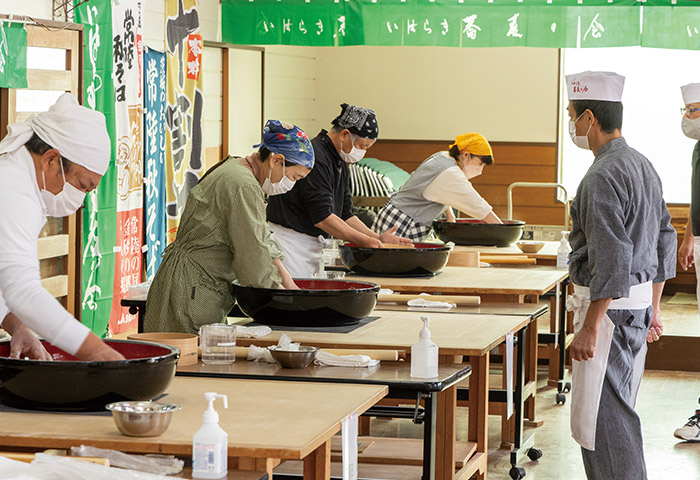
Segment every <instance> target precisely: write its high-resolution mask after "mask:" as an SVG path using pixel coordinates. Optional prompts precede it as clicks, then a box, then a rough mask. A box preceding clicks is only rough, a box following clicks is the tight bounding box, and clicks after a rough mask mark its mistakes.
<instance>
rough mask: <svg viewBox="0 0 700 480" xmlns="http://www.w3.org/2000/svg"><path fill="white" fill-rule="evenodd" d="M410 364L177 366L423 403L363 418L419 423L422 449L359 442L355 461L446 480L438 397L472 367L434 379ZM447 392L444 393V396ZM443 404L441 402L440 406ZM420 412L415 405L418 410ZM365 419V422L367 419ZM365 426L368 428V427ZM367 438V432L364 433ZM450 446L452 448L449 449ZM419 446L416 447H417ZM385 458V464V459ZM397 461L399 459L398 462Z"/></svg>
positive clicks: (454, 368)
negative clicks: (440, 463) (367, 389)
mask: <svg viewBox="0 0 700 480" xmlns="http://www.w3.org/2000/svg"><path fill="white" fill-rule="evenodd" d="M410 370H411V363H410V362H406V361H400V362H389V361H382V362H381V363H380V364H379V365H377V366H374V367H369V368H355V367H329V366H316V365H313V364H312V365H309V366H308V367H306V368H300V369H293V368H282V367H281V366H279V365H278V364H276V363H274V364H271V363H265V362H250V361H246V360H239V361H236V362H234V363H232V364H230V365H206V364H204V363H201V362H199V363H197V364H196V365H187V366H179V367H178V369H177V375H183V376H195V377H214V378H243V379H258V380H277V381H305V382H324V383H332V384H338V383H359V384H370V385H386V386H387V387H389V393H388V395H387V398H392V399H398V401H400V402H401V403H407V402H412V403H417V402H419V400H422V401H423V405H424V410H423V413H422V414H419V412H418V409H417V408H415V409H414V408H413V407H398V406H376V407H372V408H371V409H370V410H369V411H368V412H367V413H368V414H369V415H370V416H382V417H386V416H395V415H397V414H398V416H400V417H401V418H412V419H413V420H414V421H415V422H416V423H420V421H421V420H422V423H423V445H422V448H421V445H420V441H416V440H413V439H398V440H394V439H389V438H381V439H374V438H371V437H361V441H362V442H363V443H365V444H369V445H370V446H369V448H367V449H366V450H364V451H362V452H361V455H360V456H359V458H358V460H359V461H360V462H364V463H383V462H386V461H392V462H393V461H396V462H406V463H407V464H417V465H422V468H423V479H424V480H438V479H441V478H444V477H445V474H444V472H442V471H441V470H440V467H437V466H436V464H435V463H436V462H435V459H436V458H442V457H443V455H444V452H442V451H440V450H439V449H438V448H437V447H438V444H439V443H440V444H443V445H444V439H442V438H438V437H437V435H436V433H437V423H436V420H438V419H444V418H445V417H448V418H449V416H447V415H445V412H439V411H438V410H437V406H438V405H437V404H438V398H439V397H440V396H441V395H449V394H450V393H451V392H447V391H448V390H451V391H452V392H453V391H454V389H455V388H456V385H457V383H458V382H460V381H463V380H465V379H467V377H468V376H469V374H470V373H471V366H470V365H467V364H465V363H462V364H455V365H444V364H443V365H440V366H439V368H438V375H437V377H435V378H430V379H420V378H414V377H411V372H410ZM445 392H447V393H445ZM442 404H443V405H444V402H443V403H442ZM416 407H418V405H416ZM366 420H369V419H368V418H367V419H366ZM367 425H369V424H368V423H367ZM367 433H369V431H367ZM450 445H451V444H450ZM416 447H417V448H416ZM475 449H476V444H475V443H473V442H460V443H459V444H458V445H457V448H456V449H455V454H454V457H455V458H456V463H457V465H458V467H461V466H463V464H464V461H465V460H466V459H468V458H469V457H471V456H472V455H473V453H474V451H475ZM387 457H389V459H387ZM397 457H400V458H397Z"/></svg>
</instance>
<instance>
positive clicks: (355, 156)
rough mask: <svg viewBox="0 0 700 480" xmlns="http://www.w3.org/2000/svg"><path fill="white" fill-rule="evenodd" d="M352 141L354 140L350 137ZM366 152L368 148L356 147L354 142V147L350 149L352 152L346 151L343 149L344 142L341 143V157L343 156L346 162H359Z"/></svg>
mask: <svg viewBox="0 0 700 480" xmlns="http://www.w3.org/2000/svg"><path fill="white" fill-rule="evenodd" d="M350 141H351V142H352V137H350ZM365 153H366V150H362V149H360V148H356V147H355V145H354V144H352V149H351V150H350V153H345V152H344V151H343V145H342V143H341V145H340V158H342V159H343V161H344V162H346V163H357V162H359V161H360V160H362V159H363V158H364V156H365Z"/></svg>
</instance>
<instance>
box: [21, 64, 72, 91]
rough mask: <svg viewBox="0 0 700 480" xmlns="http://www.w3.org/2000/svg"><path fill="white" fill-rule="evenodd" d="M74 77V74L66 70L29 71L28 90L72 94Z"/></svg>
mask: <svg viewBox="0 0 700 480" xmlns="http://www.w3.org/2000/svg"><path fill="white" fill-rule="evenodd" d="M73 75H74V73H73V72H69V71H65V70H35V69H27V89H29V90H61V91H64V92H71V90H72V80H73ZM75 76H76V77H77V72H75Z"/></svg>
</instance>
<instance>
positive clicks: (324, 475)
mask: <svg viewBox="0 0 700 480" xmlns="http://www.w3.org/2000/svg"><path fill="white" fill-rule="evenodd" d="M330 478H331V441H330V440H328V441H327V442H325V443H324V444H323V445H321V446H319V447H318V448H317V449H316V450H314V451H313V452H311V453H310V454H308V455H307V456H306V457H305V458H304V480H329V479H330Z"/></svg>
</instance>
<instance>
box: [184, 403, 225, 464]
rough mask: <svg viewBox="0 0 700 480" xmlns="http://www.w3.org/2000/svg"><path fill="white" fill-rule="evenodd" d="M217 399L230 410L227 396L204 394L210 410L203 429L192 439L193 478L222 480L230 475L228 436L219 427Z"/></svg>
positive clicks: (207, 410) (204, 416)
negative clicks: (215, 408) (215, 404)
mask: <svg viewBox="0 0 700 480" xmlns="http://www.w3.org/2000/svg"><path fill="white" fill-rule="evenodd" d="M217 397H218V398H221V399H222V400H223V401H224V408H228V398H227V397H226V395H221V394H218V393H216V392H206V393H205V394H204V398H206V399H207V401H208V402H209V408H207V409H206V410H205V412H204V415H203V424H202V427H201V428H200V429H199V430H197V433H195V434H194V437H192V478H221V477H225V476H226V475H227V474H228V434H227V433H226V432H224V431H223V430H222V429H221V427H219V414H218V413H217V412H216V410H214V400H216V398H217Z"/></svg>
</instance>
